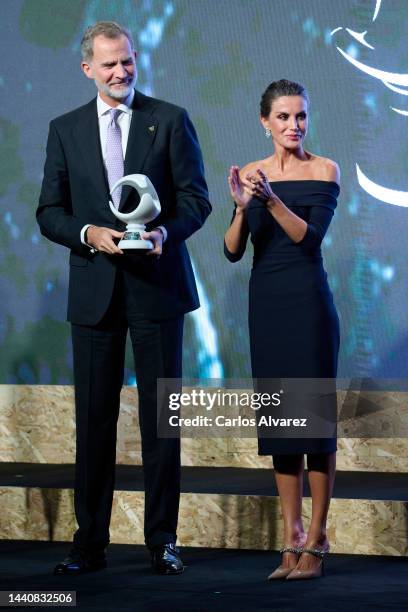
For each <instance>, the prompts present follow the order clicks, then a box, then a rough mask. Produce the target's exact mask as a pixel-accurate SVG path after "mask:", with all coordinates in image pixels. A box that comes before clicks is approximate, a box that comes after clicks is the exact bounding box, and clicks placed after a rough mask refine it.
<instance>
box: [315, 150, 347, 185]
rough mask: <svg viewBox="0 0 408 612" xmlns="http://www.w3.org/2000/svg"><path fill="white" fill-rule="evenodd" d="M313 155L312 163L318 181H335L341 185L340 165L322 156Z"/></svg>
mask: <svg viewBox="0 0 408 612" xmlns="http://www.w3.org/2000/svg"><path fill="white" fill-rule="evenodd" d="M310 155H311V160H310V161H311V162H312V163H313V166H314V168H313V170H314V172H313V174H314V175H315V178H316V180H319V181H334V182H335V183H338V184H340V168H339V166H338V164H336V162H335V161H333V160H332V159H329V158H328V157H322V156H320V155H314V154H312V153H311V154H310Z"/></svg>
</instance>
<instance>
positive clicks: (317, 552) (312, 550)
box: [302, 548, 329, 559]
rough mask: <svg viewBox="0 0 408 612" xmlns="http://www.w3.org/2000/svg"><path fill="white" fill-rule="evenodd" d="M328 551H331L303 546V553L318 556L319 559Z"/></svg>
mask: <svg viewBox="0 0 408 612" xmlns="http://www.w3.org/2000/svg"><path fill="white" fill-rule="evenodd" d="M327 552H329V551H327V550H322V549H321V548H302V553H309V554H311V555H313V556H314V557H318V558H319V559H323V557H324V555H325V554H326V553H327Z"/></svg>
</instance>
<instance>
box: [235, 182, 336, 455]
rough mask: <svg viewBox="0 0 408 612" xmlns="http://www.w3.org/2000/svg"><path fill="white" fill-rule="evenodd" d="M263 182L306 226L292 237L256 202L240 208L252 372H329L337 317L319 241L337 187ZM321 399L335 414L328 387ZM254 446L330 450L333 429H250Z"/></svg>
mask: <svg viewBox="0 0 408 612" xmlns="http://www.w3.org/2000/svg"><path fill="white" fill-rule="evenodd" d="M271 186H272V189H273V191H274V192H275V193H276V195H277V196H278V197H279V198H280V199H281V200H282V202H283V203H284V204H285V205H286V206H287V207H288V208H289V209H290V210H291V211H293V212H294V213H295V214H296V215H297V216H299V217H301V218H302V219H304V220H305V221H306V223H307V231H306V234H305V236H304V238H303V239H302V240H301V241H300V242H298V243H295V242H293V241H292V240H291V239H290V238H289V237H288V235H287V234H286V232H285V231H284V230H283V229H282V228H281V226H280V225H279V224H278V223H277V222H276V221H275V219H274V218H273V216H272V215H271V213H270V212H269V211H268V210H267V208H266V206H265V204H264V202H262V201H261V200H258V199H256V198H254V199H252V200H251V201H250V203H249V205H248V208H247V210H246V213H245V218H246V221H245V222H246V223H247V226H248V227H247V230H248V231H249V233H250V236H251V241H252V243H253V246H254V258H253V267H252V272H251V278H250V283H249V334H250V347H251V365H252V376H253V378H254V379H328V380H334V379H335V378H336V375H337V359H338V352H339V338H340V334H339V319H338V316H337V312H336V308H335V305H334V302H333V296H332V293H331V291H330V287H329V284H328V281H327V274H326V272H325V269H324V267H323V258H322V253H321V242H322V240H323V238H324V235H325V234H326V231H327V229H328V227H329V224H330V221H331V219H332V217H333V213H334V210H335V208H336V205H337V197H338V195H339V191H340V188H339V186H338V185H337V183H335V182H331V181H330V182H329V181H320V180H299V181H297V180H292V181H273V182H271ZM224 250H225V255H226V256H227V258H228V259H229V260H230V261H237V260H238V259H240V258H241V257H242V254H243V252H240V253H237V254H234V255H233V254H231V253H230V252H229V251H228V249H227V248H226V247H225V246H224ZM325 400H326V401H325V403H326V405H328V406H331V408H332V412H333V414H335V413H336V407H335V402H336V398H335V393H333V394H332V395H331V398H328V397H327V396H326V398H325ZM327 400H329V401H328V402H327ZM329 410H330V408H329ZM292 416H293V415H292ZM309 435H310V434H309ZM258 446H259V454H261V455H274V454H292V453H294V454H297V453H331V452H334V451H335V450H336V437H335V435H333V436H326V437H321V438H319V437H317V438H315V437H299V438H296V437H285V436H282V437H279V436H278V437H263V436H259V429H258Z"/></svg>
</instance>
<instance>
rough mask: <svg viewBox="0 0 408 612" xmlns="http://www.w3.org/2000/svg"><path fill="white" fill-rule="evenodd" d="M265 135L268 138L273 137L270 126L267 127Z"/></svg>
mask: <svg viewBox="0 0 408 612" xmlns="http://www.w3.org/2000/svg"><path fill="white" fill-rule="evenodd" d="M265 136H266V137H267V138H270V137H271V130H270V129H269V128H267V129H266V130H265Z"/></svg>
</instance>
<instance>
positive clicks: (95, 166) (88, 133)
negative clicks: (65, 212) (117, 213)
mask: <svg viewBox="0 0 408 612" xmlns="http://www.w3.org/2000/svg"><path fill="white" fill-rule="evenodd" d="M75 133H76V140H77V143H78V147H79V149H80V151H81V153H82V158H83V161H84V164H86V167H87V168H88V171H89V177H90V179H91V180H92V182H93V183H94V185H95V189H96V190H97V192H99V193H100V194H101V196H102V194H103V198H104V199H105V200H106V201H108V194H109V184H108V181H107V178H106V173H105V168H104V165H103V159H102V151H101V141H100V137H99V123H98V112H97V107H96V98H95V99H94V100H92V101H91V102H90V103H89V104H88V105H87V106H86V107H85V108H84V115H83V119H82V120H81V121H78V123H77V124H76V126H75Z"/></svg>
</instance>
